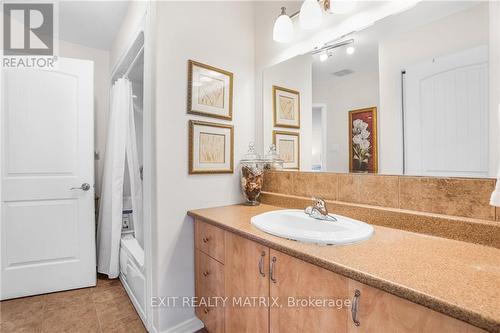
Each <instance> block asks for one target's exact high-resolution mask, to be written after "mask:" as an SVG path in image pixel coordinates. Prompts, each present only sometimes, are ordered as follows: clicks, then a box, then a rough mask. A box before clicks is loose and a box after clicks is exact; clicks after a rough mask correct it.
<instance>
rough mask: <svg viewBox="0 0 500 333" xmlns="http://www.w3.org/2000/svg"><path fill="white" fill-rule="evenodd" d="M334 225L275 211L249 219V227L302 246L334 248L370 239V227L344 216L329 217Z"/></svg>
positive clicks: (288, 211)
mask: <svg viewBox="0 0 500 333" xmlns="http://www.w3.org/2000/svg"><path fill="white" fill-rule="evenodd" d="M330 216H331V217H334V218H335V219H336V220H337V221H324V220H317V219H314V218H312V217H310V216H309V215H307V214H306V213H304V211H302V210H298V209H286V210H275V211H272V212H267V213H263V214H259V215H256V216H254V217H252V219H251V222H252V224H253V225H254V226H255V227H256V228H258V229H260V230H262V231H264V232H266V233H268V234H271V235H274V236H279V237H283V238H287V239H291V240H296V241H299V242H304V243H315V244H321V245H335V244H348V243H355V242H360V241H364V240H367V239H369V238H370V237H371V236H372V235H373V227H372V226H371V225H369V224H367V223H364V222H361V221H357V220H354V219H351V218H348V217H345V216H341V215H334V214H330Z"/></svg>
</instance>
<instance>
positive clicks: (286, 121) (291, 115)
mask: <svg viewBox="0 0 500 333" xmlns="http://www.w3.org/2000/svg"><path fill="white" fill-rule="evenodd" d="M273 118H274V126H276V127H288V128H300V93H299V92H298V91H296V90H292V89H288V88H283V87H278V86H273Z"/></svg>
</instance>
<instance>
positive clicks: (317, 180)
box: [263, 171, 500, 221]
mask: <svg viewBox="0 0 500 333" xmlns="http://www.w3.org/2000/svg"><path fill="white" fill-rule="evenodd" d="M495 182H496V180H495V179H489V178H481V179H480V178H438V177H413V176H385V175H371V174H340V173H315V172H293V171H268V172H266V174H265V176H264V187H263V191H264V192H273V193H280V194H288V195H295V196H301V197H313V196H318V197H320V198H323V199H327V200H334V201H342V202H349V203H357V204H365V205H372V206H380V207H388V208H397V209H405V210H413V211H418V212H426V213H434V214H443V215H451V216H460V217H468V218H474V219H482V220H490V221H495V220H497V221H500V210H498V209H497V211H496V212H495V207H493V206H490V205H489V200H490V195H491V193H492V192H493V190H494V188H495Z"/></svg>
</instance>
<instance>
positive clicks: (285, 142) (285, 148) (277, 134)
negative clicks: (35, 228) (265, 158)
mask: <svg viewBox="0 0 500 333" xmlns="http://www.w3.org/2000/svg"><path fill="white" fill-rule="evenodd" d="M299 140H300V134H299V133H298V132H286V131H273V143H274V144H275V145H276V152H277V153H278V155H279V157H280V158H281V159H282V160H283V169H295V170H298V169H300V141H299Z"/></svg>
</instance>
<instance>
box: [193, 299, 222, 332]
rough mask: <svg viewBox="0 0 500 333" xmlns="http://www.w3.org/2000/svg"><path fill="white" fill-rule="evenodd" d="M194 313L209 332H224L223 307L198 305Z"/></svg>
mask: <svg viewBox="0 0 500 333" xmlns="http://www.w3.org/2000/svg"><path fill="white" fill-rule="evenodd" d="M196 315H197V316H198V318H200V320H201V321H202V322H203V324H205V329H206V330H207V331H208V332H209V333H223V332H224V308H223V307H207V306H204V305H203V306H199V307H197V308H196Z"/></svg>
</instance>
